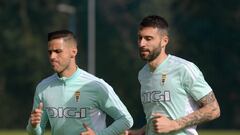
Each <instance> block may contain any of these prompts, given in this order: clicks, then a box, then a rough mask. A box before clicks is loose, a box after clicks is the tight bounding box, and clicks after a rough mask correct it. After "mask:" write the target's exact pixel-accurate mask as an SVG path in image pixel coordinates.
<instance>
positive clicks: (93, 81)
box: [79, 69, 112, 91]
mask: <svg viewBox="0 0 240 135" xmlns="http://www.w3.org/2000/svg"><path fill="white" fill-rule="evenodd" d="M80 72H81V73H80V76H79V77H80V78H81V79H83V80H84V81H85V82H86V83H88V84H90V85H91V87H95V89H100V90H104V91H106V90H109V89H112V87H111V86H110V85H109V84H108V83H107V82H105V81H104V80H103V79H101V78H98V77H96V76H94V75H92V74H90V73H88V72H86V71H84V70H82V69H81V71H80Z"/></svg>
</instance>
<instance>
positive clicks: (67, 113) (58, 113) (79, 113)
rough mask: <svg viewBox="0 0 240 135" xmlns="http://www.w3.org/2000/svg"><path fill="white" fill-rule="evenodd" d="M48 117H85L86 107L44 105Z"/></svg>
mask: <svg viewBox="0 0 240 135" xmlns="http://www.w3.org/2000/svg"><path fill="white" fill-rule="evenodd" d="M46 109H47V112H48V115H49V117H50V118H86V116H87V108H80V109H78V108H76V107H66V108H63V107H59V108H55V107H46Z"/></svg>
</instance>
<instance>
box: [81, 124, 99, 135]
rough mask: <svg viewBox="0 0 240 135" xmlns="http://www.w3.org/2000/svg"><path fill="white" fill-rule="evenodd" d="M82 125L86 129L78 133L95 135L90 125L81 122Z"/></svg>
mask: <svg viewBox="0 0 240 135" xmlns="http://www.w3.org/2000/svg"><path fill="white" fill-rule="evenodd" d="M83 127H84V128H85V129H86V131H85V132H82V133H80V135H96V134H95V132H94V131H93V130H92V129H91V128H90V127H88V126H87V125H86V124H85V123H83Z"/></svg>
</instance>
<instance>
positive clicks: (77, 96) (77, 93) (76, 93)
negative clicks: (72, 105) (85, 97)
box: [74, 91, 80, 102]
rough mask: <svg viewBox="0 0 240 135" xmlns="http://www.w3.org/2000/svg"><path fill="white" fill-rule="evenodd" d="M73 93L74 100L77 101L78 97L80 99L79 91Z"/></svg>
mask: <svg viewBox="0 0 240 135" xmlns="http://www.w3.org/2000/svg"><path fill="white" fill-rule="evenodd" d="M74 95H75V101H76V102H79V99H80V91H76V92H75V94H74Z"/></svg>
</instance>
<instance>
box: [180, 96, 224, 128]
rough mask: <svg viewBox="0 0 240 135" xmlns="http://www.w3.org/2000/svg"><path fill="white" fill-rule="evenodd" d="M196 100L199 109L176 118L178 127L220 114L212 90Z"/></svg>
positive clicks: (204, 120)
mask: <svg viewBox="0 0 240 135" xmlns="http://www.w3.org/2000/svg"><path fill="white" fill-rule="evenodd" d="M198 102H199V105H200V107H201V108H200V109H199V110H197V111H194V112H193V113H191V114H189V115H187V116H185V117H182V118H180V119H178V120H176V122H177V123H178V124H179V126H180V128H184V127H188V126H193V125H197V124H200V123H202V122H206V121H210V120H213V119H215V118H217V117H219V116H220V109H219V105H218V102H217V100H216V98H215V96H214V93H213V92H210V93H209V94H208V95H206V96H205V97H203V98H202V99H200V100H199V101H198Z"/></svg>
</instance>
